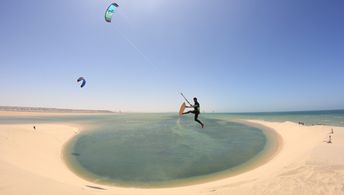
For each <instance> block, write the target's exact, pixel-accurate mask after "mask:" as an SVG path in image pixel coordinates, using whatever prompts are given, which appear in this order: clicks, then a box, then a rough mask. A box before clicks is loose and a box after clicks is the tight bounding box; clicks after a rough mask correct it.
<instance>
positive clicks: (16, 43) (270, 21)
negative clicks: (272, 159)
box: [0, 0, 344, 112]
mask: <svg viewBox="0 0 344 195" xmlns="http://www.w3.org/2000/svg"><path fill="white" fill-rule="evenodd" d="M116 2H117V3H118V4H119V5H120V8H119V9H118V12H117V13H115V14H114V17H113V22H112V23H111V24H109V23H106V22H105V21H104V12H105V9H106V7H107V6H108V5H109V4H110V3H112V1H99V0H98V1H96V0H74V1H71V0H59V1H50V0H46V1H43V0H30V1H23V0H16V1H11V0H3V1H2V2H1V6H0V91H1V95H0V105H12V106H14V105H15V106H41V107H61V108H84V109H109V110H114V111H118V110H122V111H139V112H170V111H176V110H178V107H179V105H180V103H181V102H182V101H183V99H182V97H181V96H180V95H179V92H180V91H182V92H184V94H185V95H186V96H188V97H189V98H190V99H191V98H192V97H194V96H197V97H198V99H199V101H200V103H201V107H202V108H201V109H202V110H205V111H209V112H211V111H215V112H247V111H253V112H255V111H289V110H317V109H341V108H344V90H343V88H344V85H343V83H344V76H343V75H344V74H343V73H344V11H343V9H344V1H342V0H331V1H325V0H301V1H300V0H284V1H281V0H277V1H276V0H213V1H202V0H201V1H200V0H188V1H181V0H173V1H172V0H145V1H143V0H126V1H120V0H118V1H116ZM79 76H83V77H85V78H86V79H87V81H88V82H87V85H86V87H85V88H83V89H80V88H79V87H78V84H77V83H76V79H77V78H78V77H79Z"/></svg>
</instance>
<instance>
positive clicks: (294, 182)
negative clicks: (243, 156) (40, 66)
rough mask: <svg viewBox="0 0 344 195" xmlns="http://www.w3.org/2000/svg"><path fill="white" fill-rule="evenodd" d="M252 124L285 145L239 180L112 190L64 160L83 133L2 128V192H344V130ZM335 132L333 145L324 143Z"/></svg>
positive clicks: (53, 127) (48, 127)
mask: <svg viewBox="0 0 344 195" xmlns="http://www.w3.org/2000/svg"><path fill="white" fill-rule="evenodd" d="M250 122H253V123H257V124H260V125H263V126H266V127H269V128H272V129H274V130H275V131H276V132H277V133H278V134H279V135H280V136H281V138H282V142H283V143H281V146H282V147H281V149H280V150H279V152H278V153H277V154H276V155H275V156H274V157H273V158H272V159H271V160H269V161H268V162H266V163H265V164H263V165H262V166H259V167H257V168H255V169H253V170H251V171H248V172H245V173H242V174H240V175H237V176H234V177H229V178H225V179H221V180H217V181H213V182H208V183H205V184H198V185H192V186H186V187H178V188H163V189H137V188H121V187H110V186H103V185H99V184H94V183H91V182H88V181H85V180H84V179H82V178H79V177H77V176H76V175H75V174H74V173H73V172H71V171H70V170H69V169H68V168H67V166H66V165H65V164H64V161H63V159H62V156H61V152H62V148H63V145H64V144H65V143H66V142H67V141H68V140H69V139H70V138H71V137H73V136H74V135H75V134H76V133H78V130H77V129H76V128H74V127H71V126H68V125H61V124H38V125H37V124H36V127H37V130H35V131H34V130H33V128H32V125H0V194H1V195H7V194H20V195H21V194H23V195H24V194H25V195H26V194H34V195H36V194H61V195H65V194H86V195H87V194H149V195H151V194H153V195H158V194H159V195H161V194H171V195H172V194H173V195H176V194H177V195H181V194H185V195H192V194H223V195H228V194H235V195H236V194H263V195H266V194H274V195H275V194H288V195H289V194H302V195H303V194H310V195H314V194H324V195H331V194H344V155H343V151H344V127H329V126H300V125H298V124H295V123H291V122H284V123H279V122H266V121H252V120H251V121H250ZM331 128H333V129H334V134H333V135H332V143H331V144H328V143H325V142H323V141H324V140H327V139H328V136H329V132H330V130H331ZM87 185H89V186H94V187H99V188H102V189H94V188H90V187H87Z"/></svg>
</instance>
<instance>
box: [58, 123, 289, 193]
mask: <svg viewBox="0 0 344 195" xmlns="http://www.w3.org/2000/svg"><path fill="white" fill-rule="evenodd" d="M229 122H234V123H239V124H243V125H246V126H251V127H255V128H257V129H259V130H261V131H262V132H263V134H264V136H265V137H266V143H265V146H264V148H263V149H262V150H261V151H260V152H258V153H257V154H256V155H255V156H253V157H252V158H251V159H249V160H248V161H246V162H244V163H242V164H240V165H237V166H235V167H232V168H229V169H227V170H224V171H220V172H214V173H211V174H208V175H202V176H196V177H192V178H186V179H178V180H175V181H168V182H161V183H159V184H154V185H153V186H149V184H148V185H147V186H136V185H135V184H133V185H132V184H126V183H122V184H117V185H116V184H111V183H105V182H96V180H97V178H99V176H97V175H95V174H92V173H90V172H89V171H88V170H86V169H84V168H83V167H82V166H81V165H80V164H79V163H78V162H76V161H75V160H73V159H72V158H69V157H67V155H70V153H71V150H72V148H73V147H74V144H75V139H77V137H76V136H78V135H75V136H73V137H71V138H70V139H69V140H67V141H66V143H65V144H64V146H63V149H62V155H63V159H64V163H66V165H67V167H68V168H69V170H70V171H72V172H73V173H74V174H75V175H77V176H78V177H80V178H82V179H85V180H86V181H89V182H93V183H95V184H97V185H104V186H109V187H123V188H142V189H164V188H178V187H188V186H192V185H201V184H205V183H208V182H213V181H217V180H221V179H225V178H229V177H233V176H236V175H240V174H242V173H245V172H247V171H250V170H253V169H255V168H257V167H259V166H261V165H263V164H264V163H266V162H268V161H269V160H270V159H272V158H273V157H274V156H275V155H277V154H278V152H279V151H280V149H281V148H282V145H283V141H282V138H281V137H280V136H279V135H278V134H277V133H276V132H275V131H274V130H273V129H270V128H268V127H266V126H263V125H259V124H256V123H253V122H249V121H245V120H230V121H229ZM85 131H93V130H92V129H87V130H85ZM73 169H74V170H76V171H73Z"/></svg>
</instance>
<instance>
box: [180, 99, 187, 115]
mask: <svg viewBox="0 0 344 195" xmlns="http://www.w3.org/2000/svg"><path fill="white" fill-rule="evenodd" d="M185 108H186V105H185V102H183V103H182V105H180V108H179V116H180V117H181V116H182V115H183V112H184V110H185Z"/></svg>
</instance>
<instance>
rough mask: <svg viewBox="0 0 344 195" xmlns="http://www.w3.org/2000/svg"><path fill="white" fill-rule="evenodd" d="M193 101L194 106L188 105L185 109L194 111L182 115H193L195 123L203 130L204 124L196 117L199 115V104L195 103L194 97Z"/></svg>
mask: <svg viewBox="0 0 344 195" xmlns="http://www.w3.org/2000/svg"><path fill="white" fill-rule="evenodd" d="M193 100H194V105H192V104H190V106H186V107H187V108H194V110H190V111H188V112H184V113H183V114H189V113H193V114H194V115H195V121H196V122H198V123H199V124H201V127H202V128H203V127H204V124H203V123H202V122H201V121H200V120H198V115H199V114H200V113H201V112H200V105H199V102H198V101H197V98H196V97H194V98H193Z"/></svg>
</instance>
